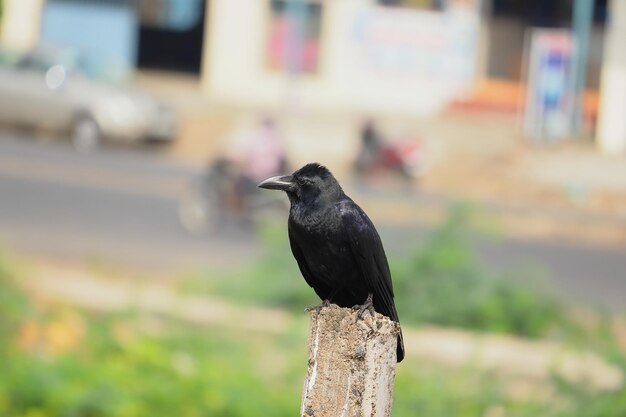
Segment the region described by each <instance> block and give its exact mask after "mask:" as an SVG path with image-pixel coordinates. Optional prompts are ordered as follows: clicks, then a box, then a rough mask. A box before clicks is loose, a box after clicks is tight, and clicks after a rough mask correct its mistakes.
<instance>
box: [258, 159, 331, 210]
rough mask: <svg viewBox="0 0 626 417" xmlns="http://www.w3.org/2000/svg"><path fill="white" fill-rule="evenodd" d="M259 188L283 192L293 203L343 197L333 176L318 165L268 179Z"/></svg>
mask: <svg viewBox="0 0 626 417" xmlns="http://www.w3.org/2000/svg"><path fill="white" fill-rule="evenodd" d="M259 187H261V188H267V189H269V190H283V191H285V192H286V193H287V196H288V197H289V200H290V201H291V202H292V203H296V202H303V203H306V204H315V203H323V202H331V201H334V200H335V199H338V198H341V197H342V196H343V190H342V189H341V186H340V185H339V183H338V182H337V180H336V179H335V177H334V176H333V174H332V173H331V172H330V171H329V170H328V168H326V167H325V166H323V165H320V164H318V163H311V164H307V165H305V166H303V167H302V168H300V169H299V170H297V171H296V172H294V173H293V174H291V175H285V176H277V177H272V178H268V179H266V180H265V181H263V182H261V183H260V184H259Z"/></svg>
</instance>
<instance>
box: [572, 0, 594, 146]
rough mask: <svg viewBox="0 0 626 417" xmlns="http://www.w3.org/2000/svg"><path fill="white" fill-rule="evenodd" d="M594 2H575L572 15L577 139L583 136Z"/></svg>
mask: <svg viewBox="0 0 626 417" xmlns="http://www.w3.org/2000/svg"><path fill="white" fill-rule="evenodd" d="M593 3H594V0H574V4H573V7H574V10H573V13H572V32H573V34H574V39H575V43H576V53H575V54H574V56H575V60H576V62H575V66H574V68H575V70H574V88H573V91H574V111H573V120H572V128H573V129H572V130H573V132H574V135H575V136H576V137H580V136H581V134H582V118H583V97H584V93H585V84H586V83H585V81H586V79H587V57H588V55H589V54H588V51H589V32H590V31H591V23H592V20H593V5H594V4H593Z"/></svg>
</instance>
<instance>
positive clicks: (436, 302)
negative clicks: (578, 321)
mask: <svg viewBox="0 0 626 417" xmlns="http://www.w3.org/2000/svg"><path fill="white" fill-rule="evenodd" d="M470 217H471V210H470V209H469V208H468V207H467V206H464V205H456V206H453V207H452V208H451V210H450V212H449V215H448V218H447V220H446V222H445V223H444V224H443V225H442V226H441V227H440V228H439V229H437V230H436V231H435V232H434V233H433V234H432V235H431V236H430V238H429V239H428V240H427V241H426V243H425V244H424V245H423V246H421V247H420V248H418V249H417V250H414V251H413V252H412V253H411V254H410V255H409V256H406V257H403V258H393V259H392V261H391V265H392V273H393V277H394V290H395V293H396V303H397V304H398V308H399V310H400V311H402V317H403V320H404V321H408V322H411V323H435V324H441V325H450V326H458V327H465V328H472V329H478V330H488V331H498V332H507V333H514V334H518V335H522V336H532V337H539V336H542V335H545V334H547V333H548V332H550V331H552V330H554V329H555V328H557V327H562V326H564V325H568V326H569V323H568V321H567V320H566V316H565V314H564V310H563V307H562V306H561V305H560V303H559V302H558V301H557V300H556V299H555V298H554V297H552V296H549V295H547V294H546V293H542V292H540V291H538V290H536V289H533V288H532V287H530V286H529V285H528V284H527V283H528V282H533V279H536V278H535V277H525V279H523V280H521V279H512V277H504V276H496V275H495V274H494V273H493V272H491V271H489V270H488V269H486V268H484V267H483V266H482V265H481V264H480V263H479V262H478V261H477V259H476V257H475V256H474V253H473V251H472V249H471V244H470V242H469V237H470V236H471V232H470V229H469V226H468V225H469V224H470V220H469V219H470Z"/></svg>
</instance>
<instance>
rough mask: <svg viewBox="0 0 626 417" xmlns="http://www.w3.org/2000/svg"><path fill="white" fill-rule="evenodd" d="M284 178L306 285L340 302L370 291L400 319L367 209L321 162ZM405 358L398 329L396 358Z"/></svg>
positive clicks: (347, 303)
mask: <svg viewBox="0 0 626 417" xmlns="http://www.w3.org/2000/svg"><path fill="white" fill-rule="evenodd" d="M281 181H282V182H281V186H284V188H281V189H284V190H285V191H286V192H287V195H288V197H289V200H290V202H291V208H290V210H289V221H288V232H289V242H290V244H291V251H292V253H293V256H294V257H295V259H296V262H297V263H298V267H299V268H300V271H301V272H302V275H303V277H304V279H305V281H306V282H307V284H309V285H310V286H311V287H312V288H313V289H314V290H315V293H316V294H317V295H318V296H319V297H320V298H321V299H322V300H329V301H331V302H333V303H335V304H337V305H339V306H341V307H352V306H354V305H357V304H362V303H363V302H365V300H366V299H367V296H368V294H372V295H373V304H374V309H375V310H376V311H377V312H379V313H381V314H383V315H385V316H387V317H389V318H391V319H392V320H394V321H396V322H398V313H397V311H396V307H395V304H394V300H393V299H394V294H393V285H392V282H391V273H390V271H389V264H388V262H387V257H386V255H385V250H384V248H383V244H382V242H381V240H380V237H379V235H378V232H377V231H376V228H375V227H374V224H373V223H372V221H371V220H370V219H369V217H368V216H367V214H365V212H364V211H363V210H362V209H361V207H359V206H358V205H357V204H356V203H355V202H354V201H352V199H351V198H350V197H348V196H347V195H346V194H345V193H344V192H343V190H342V188H341V186H340V185H339V183H338V182H337V180H336V179H335V177H334V176H333V175H332V174H331V172H330V171H329V170H328V169H327V168H326V167H324V166H322V165H320V164H317V163H312V164H307V165H305V166H304V167H302V168H301V169H299V170H298V171H296V172H294V173H293V174H292V175H291V176H290V177H281ZM287 184H289V185H287ZM260 186H262V187H263V186H264V184H263V183H262V184H261V185H260ZM267 188H269V187H267ZM273 188H274V189H275V188H277V187H273ZM403 358H404V344H403V340H402V333H400V335H399V336H398V349H397V360H398V362H400V361H401V360H402V359H403Z"/></svg>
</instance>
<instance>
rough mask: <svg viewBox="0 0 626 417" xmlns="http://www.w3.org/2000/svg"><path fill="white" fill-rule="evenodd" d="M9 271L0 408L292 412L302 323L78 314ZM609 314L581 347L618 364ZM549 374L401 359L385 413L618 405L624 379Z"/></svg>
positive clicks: (581, 409)
mask: <svg viewBox="0 0 626 417" xmlns="http://www.w3.org/2000/svg"><path fill="white" fill-rule="evenodd" d="M19 278H20V276H19V274H18V273H17V272H16V270H15V269H13V268H10V267H9V265H8V264H7V262H6V261H5V260H4V259H3V258H1V257H0V353H1V357H2V362H1V366H0V369H1V372H0V416H3V417H24V416H26V417H172V416H181V417H196V416H226V417H254V416H259V415H271V416H276V417H282V416H285V417H286V416H293V415H297V413H298V410H299V405H300V404H299V403H300V395H301V386H302V381H303V378H304V373H305V371H306V360H307V359H306V346H305V340H306V336H305V329H304V326H305V324H304V323H303V322H298V323H299V324H298V325H297V326H298V327H297V328H294V329H289V330H288V332H287V333H286V334H285V335H282V336H269V335H261V334H255V333H253V332H245V333H241V332H238V331H235V330H232V329H227V328H223V327H210V328H207V327H199V326H196V325H191V324H188V323H184V322H181V321H178V320H176V319H174V318H171V317H155V316H146V315H142V314H140V313H137V312H135V313H116V314H106V315H104V314H95V313H87V312H83V311H78V310H75V309H72V308H69V307H67V306H63V305H57V304H49V303H43V302H41V301H40V300H39V301H37V302H34V301H33V300H32V299H31V297H30V296H29V295H28V294H27V293H26V292H25V291H24V290H23V289H22V288H21V287H20V286H19V285H18V283H19V282H20V279H19ZM293 302H295V301H293ZM610 324H611V323H610V322H606V323H601V324H600V325H599V326H598V330H597V332H596V333H593V334H589V336H590V337H589V346H598V347H599V348H601V349H602V351H604V352H605V354H606V357H607V358H609V359H611V360H613V361H614V362H615V363H617V364H619V366H620V367H621V369H623V370H625V371H626V361H625V360H624V359H623V353H622V352H621V351H620V350H619V349H618V348H617V345H616V343H615V341H614V340H613V339H612V337H611V334H610V332H609V331H608V329H609V328H610ZM28 329H31V331H28ZM33 329H37V331H33ZM29 335H30V336H29ZM54 335H56V336H55V337H52V336H54ZM59 336H61V338H60V339H59ZM60 341H61V342H63V343H60ZM556 382H557V383H556V384H555V387H556V388H555V389H556V393H555V395H554V396H553V397H551V398H548V400H547V401H546V400H539V399H537V398H533V397H532V396H531V397H530V398H515V397H512V396H511V395H509V394H508V393H507V386H508V385H509V384H510V383H511V381H510V380H509V379H507V378H505V377H502V376H497V375H492V374H490V373H487V372H484V371H479V370H477V369H474V368H472V367H471V366H470V365H468V367H466V368H462V369H446V368H440V367H437V366H434V365H432V364H429V363H423V362H419V361H417V360H415V359H412V358H408V359H407V360H406V361H405V362H403V363H402V364H401V365H400V366H399V367H398V375H397V380H396V389H395V401H394V413H393V415H394V416H395V417H409V416H428V417H438V416H441V417H444V416H445V417H450V416H458V417H485V416H488V417H489V416H491V417H493V416H520V417H521V416H528V417H530V416H537V415H541V416H553V417H604V416H616V417H618V416H623V415H626V391H624V390H623V389H622V390H621V391H618V392H613V393H597V392H593V391H589V390H587V389H585V388H584V387H580V386H574V385H571V384H566V383H565V382H564V381H556ZM537 383H538V382H535V383H534V384H537Z"/></svg>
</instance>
